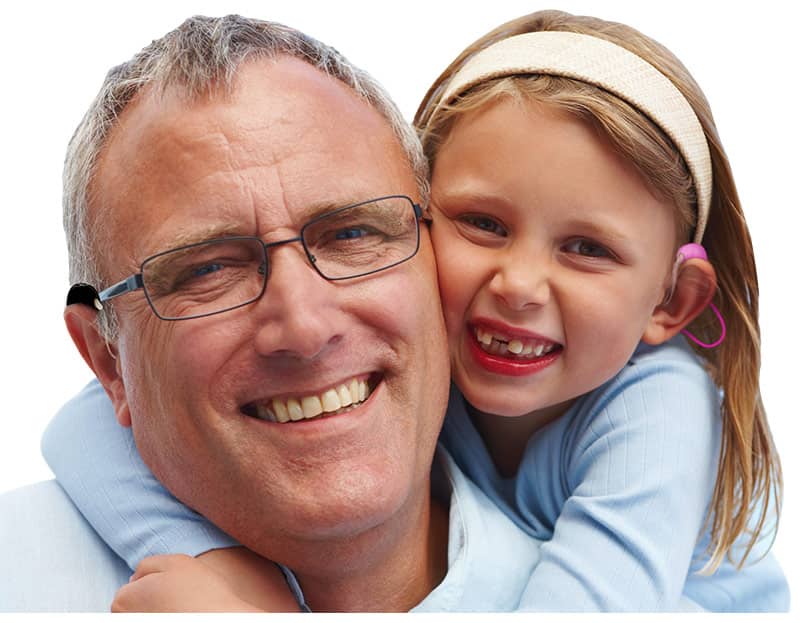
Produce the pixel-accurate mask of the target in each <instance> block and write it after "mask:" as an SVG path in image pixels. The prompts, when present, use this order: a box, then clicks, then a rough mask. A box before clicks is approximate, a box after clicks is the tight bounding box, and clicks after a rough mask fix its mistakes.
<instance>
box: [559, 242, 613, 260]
mask: <svg viewBox="0 0 800 623" xmlns="http://www.w3.org/2000/svg"><path fill="white" fill-rule="evenodd" d="M563 248H564V251H566V252H567V253H574V254H576V255H581V256H583V257H599V258H604V257H607V258H613V257H614V254H613V253H612V252H611V251H609V250H608V249H606V248H605V247H604V246H603V245H601V244H597V243H596V242H592V241H591V240H585V239H582V238H579V239H577V240H571V241H570V242H568V243H567V244H565V245H564V247H563Z"/></svg>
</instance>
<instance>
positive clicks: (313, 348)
mask: <svg viewBox="0 0 800 623" xmlns="http://www.w3.org/2000/svg"><path fill="white" fill-rule="evenodd" d="M268 253H269V268H268V270H269V274H268V277H267V287H266V290H265V291H264V295H263V296H262V298H261V300H259V301H258V302H257V303H256V306H257V309H258V313H259V314H260V318H259V322H260V326H259V328H258V331H257V332H256V338H255V345H256V350H257V351H258V353H259V354H261V355H264V356H274V355H288V356H293V357H296V358H300V359H313V358H314V357H317V356H318V355H320V354H321V353H322V352H323V351H324V350H325V348H326V347H327V346H328V345H329V344H332V343H334V342H335V341H336V340H337V339H338V337H339V335H340V332H339V331H340V328H341V327H340V324H339V321H340V319H341V318H342V312H341V310H339V309H337V307H336V286H335V285H334V284H333V283H331V282H330V281H328V280H326V279H325V278H324V277H322V276H321V275H320V274H319V273H317V272H316V270H315V269H314V268H313V267H312V266H311V264H310V263H309V259H308V257H307V256H306V255H305V253H304V252H303V248H302V246H301V244H300V243H297V244H287V245H285V246H280V247H275V248H272V249H270V250H269V251H268Z"/></svg>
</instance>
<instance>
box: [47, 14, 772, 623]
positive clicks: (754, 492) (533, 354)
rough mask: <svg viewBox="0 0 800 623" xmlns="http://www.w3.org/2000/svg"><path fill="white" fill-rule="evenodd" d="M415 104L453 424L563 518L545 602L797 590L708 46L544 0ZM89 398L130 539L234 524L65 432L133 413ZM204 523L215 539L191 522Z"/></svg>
mask: <svg viewBox="0 0 800 623" xmlns="http://www.w3.org/2000/svg"><path fill="white" fill-rule="evenodd" d="M415 122H416V124H417V126H418V127H419V130H420V133H421V137H422V140H423V144H424V147H425V150H426V155H427V156H428V158H429V159H430V162H431V165H432V199H431V212H432V215H433V224H432V226H431V235H432V239H433V243H434V247H435V250H436V253H437V260H438V266H439V275H440V284H441V293H442V303H443V306H444V310H445V318H446V321H447V326H448V333H449V339H450V349H451V359H452V370H453V380H454V383H455V386H456V387H454V388H453V391H452V393H451V401H450V406H449V409H448V415H447V418H446V420H445V426H444V430H443V432H442V437H441V439H442V441H443V443H444V444H445V446H446V447H447V448H448V449H449V451H450V452H451V453H452V454H453V456H454V458H455V459H456V461H457V462H458V463H459V465H460V466H461V468H462V469H463V470H464V471H465V472H466V473H467V474H468V475H470V476H471V477H472V478H473V480H475V482H476V483H478V484H479V486H480V487H481V488H482V489H483V490H484V491H485V492H486V493H487V494H488V495H489V496H490V497H491V498H492V499H493V500H494V501H495V502H496V503H497V504H498V505H500V506H501V508H503V510H504V511H505V512H506V513H507V514H508V515H509V516H510V517H512V518H513V519H514V521H515V522H516V523H517V524H518V525H519V526H521V527H522V528H523V529H524V530H526V531H527V532H528V533H529V534H531V535H533V536H535V537H537V538H540V539H542V540H543V541H545V543H544V544H543V545H542V547H541V562H540V563H539V565H538V567H537V568H536V570H535V572H534V573H533V575H532V577H531V579H530V582H529V585H528V589H527V591H526V593H525V595H524V596H523V598H522V602H521V604H520V607H521V608H523V609H536V610H598V609H599V610H660V609H666V610H669V609H676V608H677V607H678V605H679V600H680V599H681V597H682V596H683V597H688V598H690V599H692V600H694V601H695V602H696V603H697V604H699V605H700V606H702V607H704V608H706V609H711V610H758V609H766V610H775V609H783V608H786V606H787V602H786V599H787V597H786V587H785V582H784V580H783V577H782V575H781V573H780V570H779V569H778V568H777V566H776V564H775V562H774V560H773V559H772V558H771V557H769V556H767V555H766V549H767V548H765V547H762V542H763V540H764V539H765V538H766V541H767V545H769V543H770V541H769V537H771V536H772V535H774V525H773V522H774V521H776V520H777V514H778V509H779V506H780V504H779V502H780V488H781V476H780V466H779V462H778V457H777V455H776V453H775V449H774V447H773V444H772V439H771V436H770V432H769V428H768V426H767V422H766V417H765V413H764V409H763V405H762V403H761V398H760V393H759V381H758V373H759V329H758V319H757V313H758V284H757V281H756V272H755V265H754V260H753V253H752V248H751V242H750V237H749V234H748V231H747V227H746V224H745V221H744V217H743V215H742V211H741V207H740V205H739V200H738V197H737V195H736V190H735V186H734V183H733V179H732V176H731V172H730V168H729V165H728V162H727V159H726V157H725V155H724V152H723V151H722V148H721V146H720V142H719V138H718V136H717V132H716V129H715V127H714V124H713V121H712V118H711V114H710V111H709V108H708V104H707V102H706V101H705V99H704V97H703V95H702V93H701V91H700V89H699V87H698V86H697V85H696V84H695V82H694V81H693V80H692V78H691V76H690V75H689V74H688V72H687V71H686V69H685V68H684V67H683V66H682V65H681V63H680V62H679V61H678V60H677V59H676V58H675V57H674V56H673V55H672V54H671V53H670V52H668V51H667V50H666V49H664V48H663V47H662V46H660V45H659V44H657V43H655V42H654V41H652V40H650V39H648V38H646V37H644V36H643V35H641V34H640V33H638V32H636V31H635V30H633V29H631V28H629V27H627V26H623V25H620V24H612V23H608V22H603V21H601V20H597V19H593V18H585V17H575V16H571V15H567V14H565V13H560V12H555V11H546V12H540V13H534V14H532V15H529V16H526V17H523V18H520V19H518V20H515V21H512V22H509V23H507V24H504V25H502V26H500V27H499V28H497V29H495V30H493V31H492V32H490V33H489V34H487V35H486V36H484V37H482V38H481V39H479V40H478V41H477V42H475V43H474V44H473V45H471V46H469V47H468V48H467V49H466V50H465V51H464V52H463V53H462V54H461V55H460V56H459V57H458V58H457V59H456V60H455V61H454V62H453V63H452V64H451V65H450V67H448V68H447V69H446V70H445V71H444V73H443V74H442V75H441V76H440V77H439V79H438V80H437V81H436V82H435V83H434V85H433V86H432V87H431V89H430V90H429V92H428V94H427V95H426V97H425V99H424V101H423V103H422V105H421V106H420V109H419V111H418V113H417V117H416V119H415ZM700 245H702V246H700ZM682 331H683V332H685V335H686V337H687V338H688V339H689V340H691V341H692V343H693V344H691V345H690V344H689V343H688V342H687V339H686V338H685V337H684V336H682V335H681V332H682ZM723 338H724V339H723ZM690 346H692V348H690ZM712 346H713V347H712ZM95 393H96V392H95ZM96 402H97V400H96V399H95V400H94V401H93V403H96ZM89 406H92V405H91V404H87V401H86V399H84V401H83V402H81V401H80V400H78V401H77V402H74V403H72V404H71V405H68V407H67V408H66V409H65V410H64V411H62V413H61V414H60V415H59V416H58V418H57V420H56V422H55V424H54V426H53V427H51V430H50V432H49V433H48V437H47V438H46V440H45V444H44V447H45V454H46V457H47V458H48V461H49V462H50V464H51V466H52V467H53V469H54V471H55V472H56V474H57V476H58V478H59V480H60V482H61V483H62V485H63V486H64V487H65V488H66V489H67V491H68V492H69V493H70V495H71V496H72V497H73V499H74V500H75V501H76V503H77V504H78V506H79V507H81V509H82V510H83V511H84V512H85V514H86V515H87V518H88V519H89V520H90V522H93V523H95V524H101V523H104V522H108V524H110V526H111V528H110V529H109V526H102V527H103V528H104V529H102V530H101V533H102V534H104V535H109V534H112V535H115V536H114V540H115V541H116V542H112V543H110V545H111V546H112V547H113V548H114V549H115V550H116V551H117V552H119V553H121V554H122V555H123V556H124V557H125V558H126V560H127V561H128V562H129V564H131V565H132V566H135V565H136V564H137V563H138V562H139V561H140V560H141V559H142V558H143V557H144V556H146V555H148V554H152V553H158V552H176V551H185V552H187V553H190V554H198V553H200V552H201V551H205V550H210V549H214V548H221V547H226V546H229V545H233V543H232V542H231V541H230V539H229V538H227V537H226V536H225V535H223V534H221V533H219V532H217V531H215V529H214V528H213V526H210V525H206V524H204V523H203V520H202V518H199V517H198V516H196V515H193V514H191V512H190V511H188V510H185V509H181V508H180V506H179V504H178V503H177V502H175V501H174V500H172V499H171V498H169V496H168V495H167V494H166V493H165V492H164V491H163V490H158V489H155V490H151V491H142V490H140V485H138V484H136V483H137V479H138V478H140V477H143V476H145V475H146V474H147V472H146V468H145V467H144V465H143V464H142V463H141V462H140V461H139V460H138V457H135V456H134V457H133V458H132V459H131V460H130V462H127V461H128V458H130V456H131V453H128V452H119V453H115V454H114V455H113V457H114V458H113V461H115V462H117V464H116V465H115V466H114V469H115V470H117V471H118V473H120V474H125V480H127V483H124V482H123V483H120V484H117V482H118V481H120V480H122V479H121V478H120V477H119V476H111V475H110V474H109V473H107V472H105V471H93V470H92V469H90V468H89V466H87V465H86V464H85V460H84V458H83V457H84V455H83V454H81V453H79V452H78V451H77V450H76V449H74V446H69V447H66V445H65V444H60V443H59V439H58V434H57V431H58V428H59V427H60V425H61V424H60V421H62V420H67V419H69V423H68V426H69V427H70V428H72V429H73V431H74V429H75V428H76V427H78V428H79V429H80V431H79V432H78V434H79V435H81V436H82V437H84V438H86V439H88V440H89V443H91V444H92V445H93V446H95V447H97V448H101V447H107V446H109V445H110V444H111V443H112V439H109V438H113V440H114V441H113V443H115V444H126V443H128V442H124V441H118V440H120V439H122V436H123V430H122V429H120V428H116V427H115V425H113V424H112V425H111V427H108V426H105V432H103V433H102V436H103V437H105V438H103V439H98V430H101V422H100V421H99V420H100V418H101V417H106V421H108V422H112V421H113V418H110V417H107V416H101V415H100V414H99V413H98V412H97V410H96V409H93V408H88V407H89ZM102 409H105V410H110V409H111V407H110V405H105V404H104V405H103V407H102ZM65 425H66V424H65ZM73 434H74V432H73ZM120 463H121V464H120ZM108 479H114V482H115V485H117V486H120V485H121V486H122V487H123V491H124V495H122V496H120V497H125V498H128V499H130V500H132V501H134V503H133V504H132V505H131V506H130V507H127V508H117V509H107V512H106V513H103V512H98V509H99V508H100V507H101V505H99V504H97V502H98V501H97V500H92V495H91V494H89V493H87V492H91V491H102V490H105V489H106V488H107V481H108ZM150 482H152V480H150ZM148 505H160V507H161V508H164V507H165V506H168V507H169V508H170V510H171V511H172V513H173V514H172V516H171V518H170V519H167V520H165V521H164V524H163V525H161V526H157V527H156V530H155V533H153V532H151V526H144V525H142V523H141V522H137V512H138V511H137V509H138V508H140V507H145V508H146V507H147V506H148ZM198 533H200V534H202V535H203V538H202V545H200V546H198V545H197V541H196V540H195V541H194V542H193V544H192V545H187V544H186V543H185V542H184V537H185V535H191V534H198ZM226 552H227V553H226ZM228 554H229V555H231V556H234V555H235V553H234V551H232V550H230V551H229V550H220V551H218V552H216V553H215V555H217V556H223V557H224V556H226V555H228ZM745 563H747V564H746V565H745ZM743 565H744V566H743ZM157 567H158V566H157V565H156V566H155V567H150V566H148V564H147V563H145V564H144V565H143V566H142V567H141V568H140V570H139V571H138V572H137V574H136V575H135V576H134V579H135V580H137V581H138V580H139V578H144V579H146V578H147V575H148V573H149V572H150V570H151V569H153V568H157ZM190 567H191V565H190ZM178 571H179V572H181V570H180V569H179V570H178ZM191 572H192V571H191V569H190V568H187V570H186V573H191ZM223 592H224V591H223ZM182 607H183V608H188V607H189V606H187V605H185V602H184V605H183V606H182Z"/></svg>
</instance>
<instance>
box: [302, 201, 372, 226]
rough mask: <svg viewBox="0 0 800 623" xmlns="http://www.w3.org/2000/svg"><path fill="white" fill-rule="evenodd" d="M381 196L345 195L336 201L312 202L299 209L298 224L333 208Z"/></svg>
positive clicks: (337, 208)
mask: <svg viewBox="0 0 800 623" xmlns="http://www.w3.org/2000/svg"><path fill="white" fill-rule="evenodd" d="M383 196H386V195H375V196H374V197H373V196H369V197H363V196H362V197H359V198H354V197H345V198H343V199H340V200H336V201H320V202H319V203H312V204H311V205H308V206H305V207H304V208H303V209H302V210H301V212H300V221H299V225H300V226H301V227H302V226H303V225H304V224H305V223H307V222H308V221H311V220H314V219H315V218H317V217H319V216H322V215H323V214H327V213H328V212H333V211H334V210H339V209H340V208H346V207H348V206H352V205H356V204H358V203H364V202H365V201H371V200H372V199H378V198H380V197H383Z"/></svg>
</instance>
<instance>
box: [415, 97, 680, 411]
mask: <svg viewBox="0 0 800 623" xmlns="http://www.w3.org/2000/svg"><path fill="white" fill-rule="evenodd" d="M432 186H433V187H432V199H431V209H432V212H433V219H434V220H433V225H432V227H431V234H432V239H433V243H434V248H435V251H436V257H437V264H438V269H439V281H440V289H441V294H442V303H443V305H444V312H445V320H446V322H447V329H448V337H449V344H450V351H451V359H452V366H453V367H452V373H453V378H454V380H455V382H456V384H457V385H458V386H459V388H460V389H461V391H462V392H463V393H464V395H465V397H466V398H467V400H468V401H469V402H470V403H471V404H472V405H473V407H475V408H477V409H479V410H480V411H483V412H485V413H493V414H497V415H506V416H519V415H525V414H529V413H534V412H535V413H536V414H537V418H542V421H543V422H544V421H549V419H551V418H553V417H556V416H558V415H560V414H561V413H563V411H564V409H566V407H567V406H568V405H569V403H570V401H572V400H573V399H574V398H576V397H578V396H580V395H582V394H584V393H586V392H588V391H591V390H592V389H595V388H596V387H598V386H600V385H601V384H602V383H604V382H605V381H607V380H608V379H610V378H611V377H612V376H614V374H616V373H617V372H618V371H619V370H620V369H621V368H622V367H623V366H624V365H625V363H626V362H627V361H628V359H629V358H630V356H631V354H632V353H633V351H634V349H635V348H636V346H637V344H638V343H639V340H640V339H641V338H642V336H643V334H644V332H645V330H646V329H647V327H648V324H649V322H650V321H651V315H652V313H653V312H654V310H655V309H656V308H657V306H658V305H659V304H660V303H661V302H662V300H663V298H664V294H665V291H666V288H667V287H668V285H669V278H670V271H671V267H672V261H673V253H674V248H675V241H676V235H677V233H676V226H675V222H674V217H673V208H672V207H671V206H670V205H669V204H667V203H665V202H663V201H661V200H659V199H657V198H655V197H654V196H653V194H651V192H650V191H649V189H648V188H647V186H646V185H645V183H644V182H643V181H642V179H641V177H640V176H639V175H638V174H637V173H636V172H635V171H634V169H633V168H632V166H631V165H630V164H628V163H627V162H625V161H624V160H623V159H622V158H621V157H620V156H618V155H617V154H616V153H615V152H614V151H613V150H612V148H611V147H610V145H609V144H608V142H607V141H606V139H604V138H603V137H602V136H601V135H600V133H599V132H598V131H596V130H595V129H593V128H592V127H591V126H590V125H589V124H588V123H585V122H582V121H580V120H578V119H576V118H575V117H572V116H569V115H567V114H565V113H563V112H560V111H558V110H557V109H556V108H553V107H550V106H546V105H542V104H538V103H522V102H514V101H511V100H508V99H504V100H501V101H499V102H496V103H492V104H489V105H487V106H485V107H483V108H482V109H480V110H478V111H477V112H474V113H469V114H467V115H465V116H464V117H462V118H461V119H459V120H458V121H457V122H456V124H455V126H454V127H453V130H452V131H451V134H450V136H449V137H448V139H447V141H446V142H445V144H444V145H443V146H442V148H441V149H440V151H439V154H438V158H437V160H436V164H435V168H434V171H433V181H432Z"/></svg>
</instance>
